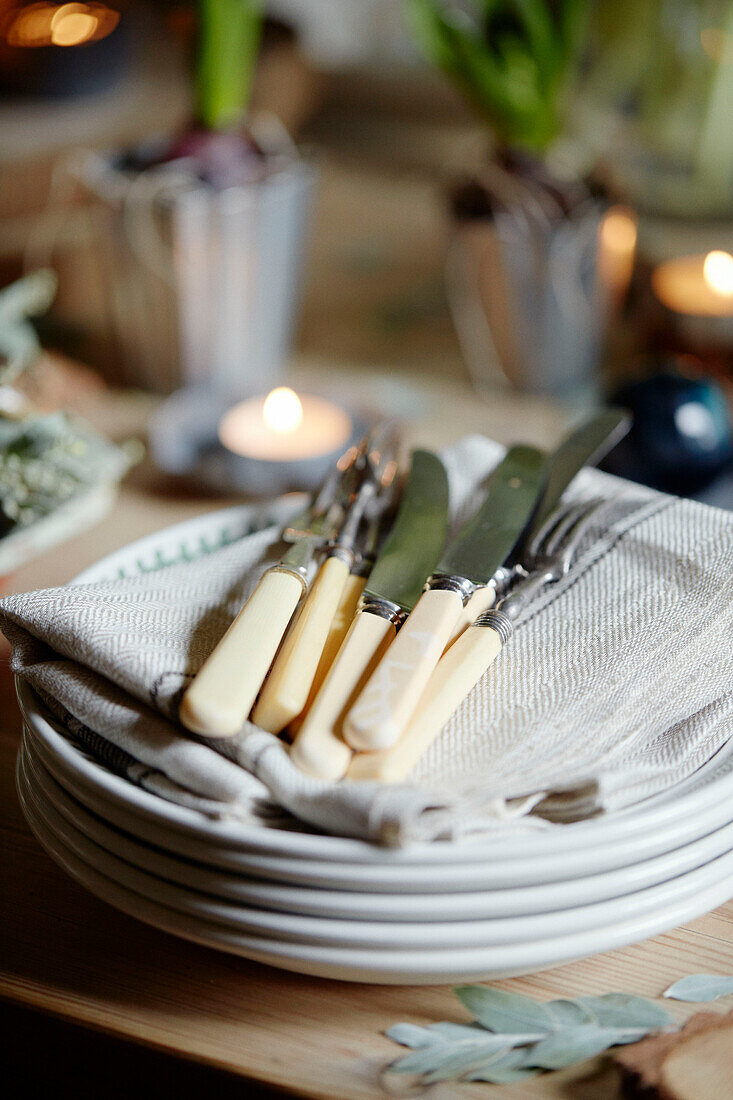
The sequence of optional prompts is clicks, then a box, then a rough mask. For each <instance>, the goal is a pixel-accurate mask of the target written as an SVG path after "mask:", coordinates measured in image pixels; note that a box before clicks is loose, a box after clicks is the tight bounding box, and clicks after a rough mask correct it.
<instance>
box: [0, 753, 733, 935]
mask: <svg viewBox="0 0 733 1100" xmlns="http://www.w3.org/2000/svg"><path fill="white" fill-rule="evenodd" d="M20 767H21V768H22V769H23V772H24V778H25V783H26V787H30V789H31V791H32V792H34V793H35V795H36V796H37V797H38V799H39V801H40V803H41V805H42V806H51V807H52V808H53V809H54V810H56V811H57V812H58V813H59V814H61V815H62V816H63V817H64V818H65V819H66V821H67V822H69V823H70V824H71V825H72V826H74V827H75V828H76V829H77V830H78V831H79V832H81V833H82V834H83V835H84V836H86V837H88V838H89V839H90V840H91V841H93V842H94V843H95V844H97V845H98V846H99V847H100V848H102V849H104V850H106V851H107V852H109V853H111V854H112V855H115V856H117V857H119V858H120V859H123V860H125V861H126V862H127V863H129V864H131V865H133V866H134V867H137V868H139V869H141V870H143V871H146V872H148V873H149V874H151V875H153V876H155V877H157V878H161V879H166V880H168V881H169V882H172V883H175V884H178V885H180V886H183V887H188V888H192V889H194V890H196V891H199V892H201V893H204V894H209V895H212V896H214V897H218V898H222V899H226V900H228V901H231V902H235V903H238V904H243V905H245V906H255V907H258V908H264V909H270V910H275V911H278V912H283V913H299V914H301V915H311V916H317V917H327V918H334V917H337V918H341V919H344V920H367V921H371V922H374V921H389V922H396V921H399V922H402V921H404V922H409V921H412V922H415V921H417V922H420V923H424V922H430V921H456V920H461V921H463V920H480V919H488V918H491V919H495V918H497V917H512V916H518V915H522V916H527V915H531V914H536V913H548V912H553V911H556V910H565V909H568V908H572V907H575V906H580V905H589V904H591V903H594V902H599V901H604V900H608V899H611V898H618V897H623V896H625V895H627V894H631V893H634V892H635V891H637V890H639V889H642V888H645V887H649V886H653V885H656V884H658V883H662V882H666V881H668V880H669V879H672V878H674V877H676V876H678V875H680V874H684V873H686V872H687V871H690V870H693V869H695V868H696V867H699V866H701V865H703V864H704V863H707V862H709V861H710V860H712V859H714V858H716V857H717V856H719V855H721V854H723V853H725V852H727V851H729V850H731V848H733V824H729V825H726V826H724V827H723V828H721V829H719V830H716V831H715V832H713V833H711V834H709V835H708V836H707V837H704V838H702V839H701V840H698V841H695V842H694V843H692V844H689V845H686V846H685V847H684V848H680V849H678V850H675V851H672V852H668V853H666V854H665V855H663V856H660V857H657V858H656V859H652V860H646V861H644V862H642V863H638V864H635V865H633V866H631V867H624V868H620V869H618V870H616V871H611V872H607V873H605V874H600V875H592V876H589V877H586V878H575V879H571V880H570V881H568V882H558V883H550V884H545V885H539V886H527V887H520V888H518V889H505V890H489V891H471V892H466V893H459V894H455V893H453V894H435V895H430V894H417V895H413V894H378V893H372V894H363V893H354V892H346V891H337V890H326V889H312V888H310V887H307V886H289V885H281V884H279V883H276V882H268V881H266V880H259V881H258V880H253V879H251V878H249V877H247V876H244V875H236V874H234V873H231V872H225V871H218V870H216V869H213V868H210V867H206V866H203V865H201V864H198V863H192V862H191V861H189V860H186V859H181V858H178V857H175V856H172V855H171V854H169V853H165V852H162V851H160V850H159V849H156V848H151V847H149V846H148V845H145V844H142V843H140V842H139V841H138V840H136V839H134V838H133V837H130V836H129V835H127V834H125V833H122V832H120V831H118V830H116V829H114V828H112V827H110V826H109V825H108V824H106V823H105V822H103V821H101V820H100V819H99V818H98V817H96V816H95V815H93V814H91V813H89V812H88V811H87V810H85V809H84V807H83V806H82V805H81V804H80V803H79V802H77V801H75V800H74V799H73V798H71V796H70V795H68V794H67V793H66V792H65V791H64V790H63V788H61V787H60V786H59V785H58V784H57V783H56V782H55V781H54V780H53V778H52V777H51V776H50V775H49V773H48V772H47V771H46V770H45V768H44V767H43V765H42V764H41V763H40V761H38V760H36V759H35V758H34V757H33V751H32V749H28V748H24V749H23V750H22V752H21V761H20ZM100 869H101V870H104V868H100Z"/></svg>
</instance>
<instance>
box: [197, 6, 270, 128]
mask: <svg viewBox="0 0 733 1100" xmlns="http://www.w3.org/2000/svg"><path fill="white" fill-rule="evenodd" d="M199 19H200V26H199V47H198V58H197V63H196V113H197V117H198V120H199V122H201V123H202V124H203V125H204V126H205V127H206V128H207V129H209V130H227V129H229V128H231V127H232V126H236V125H237V123H239V122H240V121H241V119H242V117H243V115H244V114H245V112H246V110H247V107H248V105H249V101H250V96H251V94H252V83H253V80H254V72H255V67H256V64H257V54H258V52H259V45H260V38H261V34H262V8H261V3H260V0H200V3H199Z"/></svg>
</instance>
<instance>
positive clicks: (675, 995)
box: [662, 974, 733, 1002]
mask: <svg viewBox="0 0 733 1100" xmlns="http://www.w3.org/2000/svg"><path fill="white" fill-rule="evenodd" d="M730 993H733V977H731V976H730V975H728V976H726V975H723V974H720V975H719V974H690V975H689V977H687V978H681V979H680V980H679V981H678V982H675V983H674V985H671V986H670V987H669V989H665V991H664V993H663V994H662V996H664V997H671V998H672V1000H675V1001H692V1002H699V1001H715V1000H717V998H718V997H727V996H728V995H729V994H730Z"/></svg>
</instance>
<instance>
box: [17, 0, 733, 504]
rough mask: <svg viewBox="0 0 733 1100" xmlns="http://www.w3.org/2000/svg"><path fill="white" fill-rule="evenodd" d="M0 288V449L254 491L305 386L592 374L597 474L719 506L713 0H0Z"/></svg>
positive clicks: (728, 164)
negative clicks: (74, 431)
mask: <svg viewBox="0 0 733 1100" xmlns="http://www.w3.org/2000/svg"><path fill="white" fill-rule="evenodd" d="M18 280H21V281H20V282H19V281H18ZM0 286H2V287H5V288H6V289H5V290H4V291H3V292H2V294H1V295H0V354H1V355H2V356H3V357H4V358H3V360H2V362H3V363H4V370H5V376H4V378H2V379H0V381H2V382H3V383H4V385H2V386H0V405H1V408H0V416H2V417H3V418H5V420H6V421H7V422H8V424H10V425H11V427H12V430H11V429H10V428H8V424H6V428H7V431H6V432H5V438H6V444H5V445H6V448H7V447H13V448H15V452H16V454H17V450H18V448H17V421H18V418H19V416H20V417H21V418H22V419H23V431H24V433H25V436H26V437H27V436H29V435H30V436H31V437H32V436H33V434H34V431H33V424H34V423H35V421H34V418H35V417H38V416H39V414H40V413H41V412H43V413H44V415H45V414H47V413H48V412H49V410H58V409H64V410H66V411H67V412H70V413H73V412H74V411H76V413H82V414H83V415H85V416H87V417H88V418H90V419H91V420H92V421H93V422H94V423H95V425H96V427H97V429H98V430H100V431H101V432H103V433H106V434H107V435H110V436H112V437H113V438H115V439H119V438H121V437H122V436H124V435H125V434H126V433H127V434H130V432H136V433H138V434H139V433H140V432H141V431H142V430H143V428H144V426H145V425H147V426H148V429H149V432H150V447H151V453H152V460H153V463H154V466H155V468H156V469H157V470H158V471H162V472H163V473H165V474H166V475H167V476H171V477H177V478H184V479H186V478H188V479H189V480H191V481H193V482H194V483H197V484H198V485H199V487H201V486H205V487H206V489H207V491H213V490H220V491H223V492H225V493H226V492H231V491H232V490H233V489H236V490H238V491H245V492H258V491H260V492H262V491H274V490H277V489H280V488H290V487H297V486H298V485H299V484H300V483H302V484H307V483H308V481H309V479H311V480H312V479H313V478H315V476H316V473H317V470H316V469H315V468H314V469H313V470H311V468H310V467H308V470H310V472H307V471H306V472H305V473H302V476H299V475H298V473H297V471H296V472H295V473H294V468H293V466H292V463H291V464H290V465H288V466H287V470H285V472H283V471H282V470H281V471H280V475H278V474H277V470H276V471H275V476H274V478H273V466H272V463H273V462H274V463H275V466H277V465H278V460H279V459H280V458H282V459H283V461H284V460H285V458H286V453H285V451H283V452H282V453H281V452H280V451H279V450H278V447H277V446H275V450H274V452H273V451H272V448H270V450H269V451H268V449H267V448H268V447H269V446H270V443H269V442H268V440H266V441H265V442H266V446H265V452H266V453H265V452H263V451H262V450H261V449H260V450H258V449H257V447H258V446H259V444H257V446H255V443H253V442H252V441H253V440H254V439H255V437H257V438H258V439H259V435H261V434H262V433H261V431H260V429H262V431H264V432H265V435H267V432H268V431H270V432H274V433H275V438H276V440H277V439H280V438H281V437H282V436H283V435H287V433H288V432H289V431H291V430H293V431H295V432H296V435H295V436H294V440H295V443H294V446H295V450H293V449H292V447H291V449H290V450H289V451H287V456H289V458H290V459H292V457H293V455H294V456H295V458H296V459H297V457H298V436H297V432H298V431H300V430H301V429H302V423H301V421H302V418H303V416H305V419H306V421H308V418H309V417H310V423H309V427H310V430H311V433H313V432H315V435H316V436H317V437H318V438H323V440H324V443H323V448H322V449H323V451H324V454H329V453H330V452H331V451H333V450H334V448H336V449H337V448H338V446H340V445H341V443H343V442H344V441H348V438H349V433H350V432H351V431H352V430H353V431H355V430H356V429H357V427H358V426H359V425H360V424H361V423H363V422H364V421H365V420H368V419H370V418H373V416H375V415H384V414H386V413H396V414H397V415H399V416H401V417H406V418H408V419H409V418H411V417H412V418H417V419H419V418H420V417H425V416H428V420H429V419H430V415H432V416H433V419H434V420H435V419H437V420H439V419H440V416H439V413H440V409H441V408H442V409H445V408H448V407H450V406H452V405H454V406H455V408H456V409H468V410H471V412H470V414H466V416H465V417H464V419H465V420H466V423H467V424H468V422H469V421H470V422H471V423H470V424H468V426H470V427H472V428H476V427H477V426H483V427H484V428H485V430H486V432H487V434H493V435H495V436H496V437H497V438H499V439H502V440H503V441H505V442H506V441H508V440H510V439H516V438H518V437H521V436H523V435H525V436H526V435H527V432H528V431H529V433H530V434H531V433H532V425H533V424H542V425H543V426H544V427H543V432H544V434H545V435H552V433H553V431H555V430H556V429H559V426H560V425H562V424H563V423H564V422H566V421H567V420H568V419H570V418H572V416H574V415H577V414H578V413H579V412H580V411H582V410H583V409H584V408H587V407H588V406H590V405H594V404H598V403H602V402H605V401H616V402H619V403H623V404H626V405H628V406H629V407H630V408H632V410H633V411H634V413H635V417H636V420H635V428H634V430H633V432H632V433H631V436H630V437H629V440H628V441H627V444H626V445H625V447H624V449H623V451H619V453H617V455H616V457H615V459H614V464H613V469H614V471H615V472H618V473H621V474H623V475H624V476H628V477H631V478H634V479H637V480H640V481H644V482H646V483H648V484H651V485H653V486H654V487H657V488H662V489H665V490H668V491H672V492H678V493H683V494H690V495H696V496H698V497H700V499H704V500H707V501H709V502H712V503H716V504H719V505H721V506H723V507H733V475H732V474H731V456H732V455H733V441H732V435H731V426H730V425H731V419H730V395H731V385H732V384H733V383H732V380H733V0H596V2H590V3H586V2H580V0H521V2H520V0H455V2H451V0H447V2H443V0H339V2H338V3H332V2H329V0H262V3H260V2H259V0H200V2H199V3H197V4H185V3H180V2H177V0H109V3H107V2H101V0H100V2H97V0H94V2H88V3H86V2H85V3H56V2H52V0H38V2H33V3H22V2H19V0H0ZM31 316H33V317H34V318H35V319H34V321H33V326H32V327H31V326H30V325H29V323H28V318H29V317H31ZM41 346H42V347H43V349H44V351H43V352H41V350H40V348H41ZM284 385H287V386H288V387H289V390H288V393H289V392H290V390H295V391H296V392H298V393H300V394H301V396H302V395H303V394H316V395H317V396H319V397H320V398H321V399H322V402H321V404H320V405H318V407H317V408H315V411H313V410H311V409H310V408H309V406H308V404H307V402H305V403H301V407H300V412H298V410H297V408H296V411H295V418H294V419H293V418H292V417H290V414H289V413H288V408H290V406H288V403H287V400H286V401H285V404H284V405H282V404H281V405H277V402H276V403H275V404H273V402H270V405H269V409H270V413H269V414H267V413H266V410H267V408H268V406H267V404H266V403H265V402H264V399H265V398H266V397H267V395H268V394H269V395H271V394H272V391H273V390H276V391H278V392H279V391H280V390H281V389H282V387H283V386H284ZM19 394H21V395H22V397H19V396H18V395H19ZM23 402H26V404H23ZM258 402H259V404H258ZM324 402H325V405H324ZM242 403H243V405H242ZM21 406H22V408H21ZM233 406H237V407H239V408H240V411H242V408H243V412H242V418H241V423H239V426H238V427H237V426H236V425H235V428H234V435H232V433H231V431H229V434H228V435H227V436H226V441H225V442H224V441H223V438H224V437H223V436H221V435H220V429H219V425H220V422H221V423H223V421H222V419H221V418H222V417H223V416H224V415H225V414H226V413H227V411H228V410H229V411H230V410H231V408H232V407H233ZM262 409H265V413H262V415H263V416H264V420H265V424H264V427H263V426H262V424H260V423H259V419H257V418H261V415H260V414H261V411H262ZM273 410H274V412H273ZM334 410H335V412H334ZM291 411H292V409H291ZM339 412H345V413H346V414H347V417H348V418H349V425H350V426H349V427H348V428H343V427H342V428H341V429H339V425H340V424H341V425H342V420H338V416H337V414H338V413H339ZM252 416H254V417H255V419H256V421H257V422H256V423H255V425H254V428H253V421H252V419H251V418H252ZM268 416H269V419H268ZM289 417H290V419H289ZM298 417H300V420H299V419H298ZM471 417H473V419H471ZM278 418H280V419H279V420H278ZM283 418H284V419H283ZM314 418H315V419H314ZM459 419H460V418H459ZM454 420H455V416H454ZM548 425H549V427H548ZM230 428H231V424H230ZM337 429H338V430H337ZM339 431H341V435H343V436H344V439H342V438H341V435H339ZM258 433H259V434H258ZM455 434H456V432H455V430H454V431H453V435H455ZM536 434H538V433H537V432H535V435H536ZM539 434H542V432H540V433H539ZM54 438H55V437H54ZM0 442H1V441H0ZM34 446H36V448H37V441H36V443H34ZM303 447H305V450H303V451H302V456H303V458H304V459H305V457H306V452H307V453H308V454H309V455H310V454H311V452H310V451H308V444H307V442H304V443H303ZM286 450H287V449H286ZM316 450H318V448H317V447H316ZM311 451H312V448H311ZM90 453H91V452H90ZM94 453H96V452H94ZM233 455H234V456H236V457H235V458H234V459H233V458H232V456H233ZM263 456H264V457H263ZM128 458H129V456H128ZM130 460H131V459H130ZM263 460H266V463H269V465H267V466H266V476H264V475H262V471H261V470H260V468H259V466H258V463H260V462H262V461H263ZM128 464H129V463H128ZM16 465H17V463H16ZM92 465H95V463H94V462H92ZM123 465H124V463H123ZM311 465H312V464H311ZM316 466H317V464H316ZM303 469H304V470H305V467H304V468H303ZM6 474H7V469H6V467H5V466H3V469H2V470H0V484H2V478H3V477H4V476H5V475H6ZM14 476H17V470H16V475H14ZM95 476H96V469H95ZM114 476H117V477H119V476H121V474H120V472H119V468H116V473H115V475H114ZM110 477H112V475H111V474H110ZM32 489H33V486H31V490H32ZM15 491H16V490H15V489H13V488H12V486H11V488H9V489H8V490H7V492H6V493H5V497H4V498H3V499H6V498H7V499H8V500H10V499H11V498H12V496H13V493H14V492H15ZM24 491H29V490H28V486H27V485H25V487H24ZM49 507H50V505H49ZM6 511H7V509H6ZM11 511H12V507H11ZM22 512H23V509H22V508H20V510H19V509H18V507H16V508H15V513H16V515H15V517H13V516H12V515H11V516H10V517H9V518H7V517H6V522H7V524H8V525H9V526H12V525H13V523H16V524H17V523H19V522H26V523H30V522H32V521H33V520H34V519H35V518H37V515H36V513H35V512H33V511H32V509H31V512H29V513H28V514H27V515H26V517H25V519H24V520H19V519H18V515H19V514H20V513H22Z"/></svg>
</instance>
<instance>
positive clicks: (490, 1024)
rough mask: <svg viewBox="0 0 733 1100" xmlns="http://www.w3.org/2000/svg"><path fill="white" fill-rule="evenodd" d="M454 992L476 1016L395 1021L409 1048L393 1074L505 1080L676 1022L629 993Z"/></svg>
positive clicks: (478, 988) (396, 1033) (427, 1079)
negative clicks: (535, 995) (544, 996)
mask: <svg viewBox="0 0 733 1100" xmlns="http://www.w3.org/2000/svg"><path fill="white" fill-rule="evenodd" d="M672 988H673V989H674V988H675V987H672ZM730 991H733V990H730ZM668 992H669V991H668ZM455 993H456V996H457V997H458V998H459V1000H460V1001H461V1003H462V1004H463V1005H464V1006H465V1007H466V1008H467V1009H468V1010H469V1011H470V1012H472V1013H473V1014H474V1017H475V1020H474V1022H473V1023H470V1024H456V1023H453V1022H451V1021H443V1022H441V1023H435V1024H431V1025H429V1026H428V1027H418V1026H416V1025H414V1024H406V1023H405V1024H397V1025H396V1026H395V1027H393V1028H391V1029H390V1030H389V1031H388V1032H387V1035H388V1036H389V1037H390V1038H391V1039H394V1040H395V1041H396V1042H398V1043H401V1044H402V1045H403V1046H408V1047H411V1048H412V1053H410V1054H407V1055H406V1056H405V1057H404V1058H401V1059H400V1060H399V1061H397V1062H396V1063H395V1064H394V1065H393V1066H391V1067H390V1068H391V1069H392V1070H393V1071H394V1072H397V1073H409V1074H413V1075H416V1076H419V1077H420V1078H421V1080H422V1082H423V1084H426V1085H428V1084H431V1083H434V1082H438V1081H447V1080H462V1081H486V1082H489V1083H492V1084H506V1083H509V1082H514V1081H522V1080H524V1079H525V1078H527V1077H531V1076H534V1075H535V1074H537V1073H541V1072H542V1071H544V1070H548V1069H560V1068H563V1067H566V1066H571V1065H575V1064H576V1063H577V1062H583V1061H586V1059H588V1058H592V1057H594V1056H595V1055H597V1054H601V1053H602V1052H603V1051H605V1050H608V1049H609V1048H610V1047H613V1046H619V1045H622V1044H626V1043H633V1042H636V1041H637V1040H639V1039H642V1038H643V1037H644V1036H645V1035H647V1034H648V1033H649V1032H650V1031H656V1030H658V1029H659V1028H664V1027H668V1026H669V1025H670V1024H672V1023H673V1021H672V1018H671V1017H670V1015H669V1013H668V1012H666V1010H665V1009H663V1008H661V1007H660V1006H659V1005H656V1004H654V1003H653V1002H652V1001H647V1000H645V999H644V998H643V997H637V996H634V995H633V994H630V993H608V994H606V995H605V996H600V997H589V996H584V997H576V998H572V999H571V998H558V999H557V1000H554V1001H546V1002H544V1003H541V1002H538V1001H534V1000H532V998H531V997H524V996H521V995H520V994H518V993H507V992H505V991H504V990H501V989H495V988H494V987H493V986H488V985H467V986H461V987H460V988H458V989H456V990H455Z"/></svg>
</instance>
